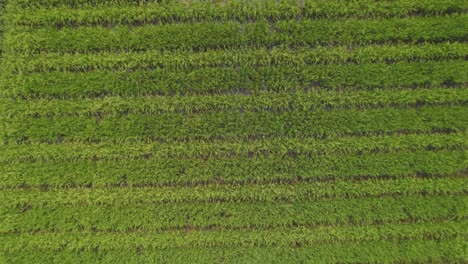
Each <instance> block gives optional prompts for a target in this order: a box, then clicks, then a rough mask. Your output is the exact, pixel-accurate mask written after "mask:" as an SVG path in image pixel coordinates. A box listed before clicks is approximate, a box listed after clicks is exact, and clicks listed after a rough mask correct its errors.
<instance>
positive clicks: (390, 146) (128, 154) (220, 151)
mask: <svg viewBox="0 0 468 264" xmlns="http://www.w3.org/2000/svg"><path fill="white" fill-rule="evenodd" d="M467 147H468V141H467V140H466V138H465V135H464V133H455V134H452V133H449V134H440V133H429V134H396V135H370V136H367V137H353V136H351V137H349V136H345V137H337V138H327V139H316V138H294V137H292V138H291V137H289V138H263V139H258V140H252V141H239V140H238V139H236V140H229V141H225V140H214V141H194V142H170V143H164V142H151V143H143V142H131V143H130V142H124V143H121V144H119V145H115V144H109V143H97V144H83V143H62V144H58V145H51V144H32V145H19V146H15V145H4V146H0V153H1V154H0V164H16V163H25V162H27V163H29V162H60V161H64V162H75V161H81V160H90V161H119V160H139V159H151V160H158V159H161V158H174V159H175V158H178V159H190V158H202V159H208V158H226V157H230V158H234V157H239V158H240V157H269V156H294V157H316V156H320V155H327V156H328V155H344V154H351V155H355V154H370V153H395V152H400V151H419V150H457V149H458V150H462V149H466V148H467Z"/></svg>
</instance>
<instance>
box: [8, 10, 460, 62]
mask: <svg viewBox="0 0 468 264" xmlns="http://www.w3.org/2000/svg"><path fill="white" fill-rule="evenodd" d="M467 19H468V16H464V15H451V16H444V17H429V18H420V17H418V18H404V19H400V18H396V19H390V20H353V19H350V20H346V21H334V20H301V21H295V20H290V21H279V22H277V23H274V24H272V23H270V22H268V21H260V22H255V23H247V24H241V23H239V22H225V23H220V22H212V23H195V24H169V25H160V26H157V27H155V26H153V25H151V26H141V27H133V26H116V27H113V28H112V29H109V28H108V27H104V26H97V27H79V28H63V29H60V30H57V29H56V28H40V29H30V28H23V29H21V28H16V29H12V28H10V27H9V28H8V30H6V32H5V42H4V47H5V48H6V50H7V51H8V52H10V54H16V53H20V54H25V53H37V52H41V51H87V50H122V49H125V50H147V49H163V50H165V49H201V50H207V49H218V48H227V47H242V46H245V45H250V46H254V47H262V46H267V47H271V46H273V45H279V44H284V45H324V44H325V45H350V44H359V45H362V44H371V43H385V42H412V43H413V42H427V41H430V42H444V41H463V40H464V39H465V38H466V36H467V33H466V30H465V28H464V27H463V25H464V24H466V22H467ZM318 28H319V29H320V30H317V29H318Z"/></svg>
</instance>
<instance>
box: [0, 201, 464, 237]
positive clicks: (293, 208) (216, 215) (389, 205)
mask: <svg viewBox="0 0 468 264" xmlns="http://www.w3.org/2000/svg"><path fill="white" fill-rule="evenodd" d="M467 202H468V198H466V197H465V196H464V195H450V196H426V197H422V196H418V197H380V198H359V199H346V198H345V199H334V200H329V201H314V202H298V203H291V202H276V203H213V204H177V206H175V205H174V204H161V205H130V206H115V205H112V206H85V207H83V206H79V207H42V208H29V207H24V208H14V209H1V212H2V214H4V215H5V214H6V215H8V218H6V219H5V220H4V221H3V223H2V226H1V227H0V232H2V233H4V232H18V231H19V232H70V231H88V232H89V231H92V230H93V229H94V230H99V231H102V232H113V231H115V232H129V231H137V230H138V231H142V232H155V231H160V230H174V229H182V230H183V229H184V228H194V229H210V228H215V229H221V230H226V229H258V228H272V227H291V226H321V225H331V226H333V225H350V224H354V225H356V224H358V225H362V224H374V223H400V222H402V221H403V222H411V223H416V222H420V221H428V220H432V219H463V218H464V217H466V215H467V213H468V212H467V207H466V203H467ZM156 220H157V221H156Z"/></svg>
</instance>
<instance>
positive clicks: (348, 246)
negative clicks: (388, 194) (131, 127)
mask: <svg viewBox="0 0 468 264" xmlns="http://www.w3.org/2000/svg"><path fill="white" fill-rule="evenodd" d="M465 245H466V242H465V241H464V240H463V239H461V238H458V239H442V240H439V241H434V240H423V239H416V240H400V241H386V240H379V241H371V242H358V243H357V242H354V241H353V242H344V243H327V244H318V245H311V246H300V245H297V246H294V245H291V246H289V247H278V246H262V247H253V248H245V247H211V248H170V249H151V250H148V249H145V248H144V247H132V246H128V247H126V248H119V249H117V250H100V249H99V246H92V247H91V246H90V247H85V248H86V250H66V246H62V247H60V248H58V249H56V250H38V249H33V250H24V249H23V250H21V252H18V251H14V252H5V253H4V254H3V255H4V258H5V259H6V260H8V261H10V262H13V263H15V262H18V261H25V262H27V263H33V262H47V263H49V262H61V261H63V260H64V259H66V260H67V262H68V263H81V262H80V261H81V260H82V259H86V260H89V261H90V262H93V263H96V262H100V263H106V264H113V263H118V262H119V261H120V262H132V261H133V262H147V261H148V259H150V260H152V261H154V263H164V262H165V261H167V260H168V259H171V260H174V261H179V262H181V263H182V262H183V263H189V264H190V263H194V264H198V263H216V262H219V261H220V260H222V261H226V262H229V263H239V264H241V263H248V262H249V261H252V259H261V260H264V261H266V262H268V263H274V264H276V263H278V264H283V263H288V262H291V261H292V262H296V263H301V262H302V263H305V262H312V263H317V264H322V263H323V264H328V263H333V262H340V263H366V262H367V263H372V262H373V263H380V262H395V263H398V262H399V263H418V262H421V261H423V262H440V263H457V262H463V261H464V260H465V258H464V256H465Z"/></svg>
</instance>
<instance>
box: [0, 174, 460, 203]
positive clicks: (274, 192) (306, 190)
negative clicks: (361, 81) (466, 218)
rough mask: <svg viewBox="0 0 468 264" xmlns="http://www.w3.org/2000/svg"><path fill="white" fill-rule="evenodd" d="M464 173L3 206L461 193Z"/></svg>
mask: <svg viewBox="0 0 468 264" xmlns="http://www.w3.org/2000/svg"><path fill="white" fill-rule="evenodd" d="M467 183H468V179H467V178H466V177H463V175H461V174H460V175H450V177H441V176H436V177H434V178H429V177H425V178H410V177H405V178H402V179H375V180H365V181H356V182H353V181H339V180H338V181H333V182H317V181H315V182H302V181H297V182H295V183H287V184H278V183H265V184H234V185H233V184H223V185H206V186H197V187H194V186H189V187H187V186H164V187H147V188H131V187H127V188H104V189H103V188H71V189H48V190H47V191H45V190H42V189H10V190H2V192H1V193H0V197H1V200H0V201H1V203H0V208H2V209H3V210H4V209H5V208H17V209H19V210H27V209H32V208H40V207H76V206H79V207H81V206H104V207H111V206H119V207H121V206H132V205H138V206H141V205H147V206H154V205H156V204H173V205H174V204H205V203H208V204H212V203H214V204H218V203H275V202H283V203H284V202H291V203H298V202H305V201H311V202H312V201H313V200H329V199H330V200H331V199H345V198H348V199H349V198H359V197H385V196H389V197H396V196H417V195H421V194H424V195H437V194H439V195H456V194H462V193H464V192H466V191H467V189H468V187H467V186H468V185H467Z"/></svg>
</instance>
